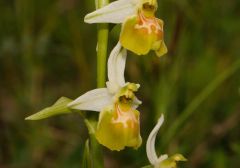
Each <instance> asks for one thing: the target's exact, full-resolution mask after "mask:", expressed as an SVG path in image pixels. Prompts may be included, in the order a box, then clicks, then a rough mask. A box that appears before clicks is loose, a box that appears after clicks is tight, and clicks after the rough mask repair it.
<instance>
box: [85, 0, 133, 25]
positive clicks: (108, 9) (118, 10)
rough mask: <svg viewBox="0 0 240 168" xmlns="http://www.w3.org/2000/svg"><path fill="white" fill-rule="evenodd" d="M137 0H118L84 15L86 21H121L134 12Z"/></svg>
mask: <svg viewBox="0 0 240 168" xmlns="http://www.w3.org/2000/svg"><path fill="white" fill-rule="evenodd" d="M136 4H137V0H118V1H114V2H112V3H110V4H109V5H107V6H105V7H103V8H101V9H98V10H96V11H94V12H92V13H89V14H87V15H86V16H85V18H84V21H85V22H86V23H122V22H123V21H124V20H125V19H126V17H127V16H131V15H133V14H134V13H135V12H136Z"/></svg>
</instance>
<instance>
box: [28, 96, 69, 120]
mask: <svg viewBox="0 0 240 168" xmlns="http://www.w3.org/2000/svg"><path fill="white" fill-rule="evenodd" d="M71 101H72V100H71V99H69V98H66V97H61V98H60V99H58V100H57V102H56V103H55V104H53V105H52V106H51V107H47V108H45V109H43V110H41V111H39V112H38V113H35V114H33V115H31V116H29V117H27V118H25V119H26V120H42V119H45V118H49V117H52V116H55V115H60V114H67V113H71V110H70V109H68V107H67V104H68V103H70V102H71Z"/></svg>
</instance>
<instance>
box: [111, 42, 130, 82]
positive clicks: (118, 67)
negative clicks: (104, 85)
mask: <svg viewBox="0 0 240 168" xmlns="http://www.w3.org/2000/svg"><path fill="white" fill-rule="evenodd" d="M126 58H127V50H126V49H124V48H123V47H122V46H121V44H120V42H118V44H117V45H116V47H115V48H114V49H113V50H112V52H111V54H110V56H109V58H108V80H109V82H111V83H113V84H117V85H119V86H120V87H123V86H124V85H125V78H124V70H125V64H126Z"/></svg>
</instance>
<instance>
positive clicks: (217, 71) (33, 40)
mask: <svg viewBox="0 0 240 168" xmlns="http://www.w3.org/2000/svg"><path fill="white" fill-rule="evenodd" d="M93 10H94V0H41V1H37V0H35V1H34V0H0V11H1V14H0V167H1V168H28V167H39V168H41V167H43V168H65V167H66V168H75V167H76V168H78V167H80V165H81V162H82V155H83V148H84V143H85V140H86V139H87V138H88V133H87V129H86V127H85V125H84V124H83V120H82V118H81V117H80V116H79V115H78V114H72V115H65V116H58V117H53V118H50V119H46V120H42V121H37V122H30V121H25V120H24V118H25V117H26V116H29V115H31V114H33V113H35V112H37V111H39V110H41V109H43V108H44V107H47V106H49V105H51V104H53V103H54V102H55V101H56V100H57V99H58V98H59V97H61V96H67V97H70V98H76V97H78V96H79V95H81V94H83V93H84V92H86V91H88V90H91V89H93V88H96V58H95V57H96V53H95V48H96V25H88V24H85V23H84V22H83V18H84V16H85V14H87V13H88V12H90V11H93ZM157 16H158V17H160V18H161V19H163V20H164V21H165V41H166V43H167V46H168V48H169V53H168V54H167V56H164V57H161V58H157V57H156V56H155V54H154V53H153V52H152V53H150V54H149V55H148V56H141V57H139V56H136V55H134V54H132V53H129V56H128V61H127V68H126V73H125V74H126V78H127V81H131V82H137V83H140V84H141V89H140V91H139V92H138V98H139V99H141V100H142V101H143V104H142V105H141V106H140V108H139V110H140V111H141V134H142V137H143V145H142V146H141V148H139V150H137V151H136V150H133V149H126V150H124V151H122V152H111V151H109V150H107V149H105V148H104V161H105V167H106V168H122V167H124V168H135V167H136V168H139V167H140V166H144V165H146V164H148V160H147V157H146V153H145V143H146V139H147V137H148V134H149V133H150V131H151V129H152V128H153V127H154V125H155V123H156V122H157V119H158V117H159V116H160V114H161V113H164V114H165V123H164V125H163V127H162V128H161V130H160V133H159V134H158V137H157V141H156V148H157V151H158V153H159V154H163V153H169V154H173V153H177V152H178V153H182V154H184V155H185V156H186V157H187V158H188V162H186V163H183V164H181V165H180V167H189V168H200V167H201V168H202V167H204V168H238V167H240V125H239V121H240V101H239V100H240V76H239V73H240V58H239V57H240V20H239V18H240V1H239V0H229V1H224V0H211V1H201V0H195V1H191V0H181V1H178V0H161V1H159V10H158V12H157ZM119 31H120V26H115V27H113V29H112V30H111V33H110V39H109V52H110V51H111V49H112V48H113V46H114V45H115V44H116V43H117V40H118V36H119ZM89 113H92V112H89Z"/></svg>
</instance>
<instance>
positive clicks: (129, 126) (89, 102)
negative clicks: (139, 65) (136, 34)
mask: <svg viewBox="0 0 240 168" xmlns="http://www.w3.org/2000/svg"><path fill="white" fill-rule="evenodd" d="M126 56H127V52H126V49H124V48H122V46H121V44H120V43H118V44H117V45H116V47H115V48H114V49H113V50H112V52H111V54H110V56H109V59H108V79H109V81H108V82H107V83H106V85H107V87H106V88H100V89H94V90H91V91H89V92H87V93H85V94H83V95H82V96H80V97H78V98H77V99H76V100H74V101H72V102H71V103H69V104H68V107H69V108H71V109H78V110H91V111H98V112H100V116H99V121H98V125H97V128H96V132H95V135H96V138H97V140H98V142H99V143H100V144H102V145H104V146H106V147H107V148H109V149H111V150H118V151H119V150H122V149H124V148H125V147H133V148H138V147H139V146H140V145H141V143H142V139H141V136H140V123H139V115H140V114H139V112H138V111H137V110H136V108H137V107H138V106H139V105H140V104H141V101H139V100H138V99H137V97H136V96H135V93H134V92H136V91H137V90H138V88H139V87H140V85H139V84H135V83H128V82H127V83H126V82H125V78H124V69H125V63H126Z"/></svg>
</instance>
